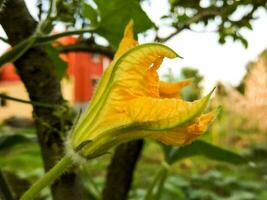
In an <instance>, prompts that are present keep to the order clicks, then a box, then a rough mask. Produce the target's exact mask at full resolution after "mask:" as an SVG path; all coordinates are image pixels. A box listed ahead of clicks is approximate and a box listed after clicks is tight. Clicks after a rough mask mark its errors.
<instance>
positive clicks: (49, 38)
mask: <svg viewBox="0 0 267 200" xmlns="http://www.w3.org/2000/svg"><path fill="white" fill-rule="evenodd" d="M95 30H96V28H95V27H91V28H87V29H81V30H74V31H66V32H62V33H58V34H54V35H49V36H43V37H40V38H37V40H36V43H35V45H34V46H37V45H40V44H43V43H46V42H50V41H53V40H56V39H58V38H61V37H65V36H68V35H80V34H83V33H89V32H93V31H95Z"/></svg>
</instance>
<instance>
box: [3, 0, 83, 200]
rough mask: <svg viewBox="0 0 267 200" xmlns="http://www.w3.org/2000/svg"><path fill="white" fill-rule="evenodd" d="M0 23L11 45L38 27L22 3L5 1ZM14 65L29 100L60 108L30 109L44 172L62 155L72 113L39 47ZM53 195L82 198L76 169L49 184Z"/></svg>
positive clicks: (57, 198) (72, 199)
mask: <svg viewBox="0 0 267 200" xmlns="http://www.w3.org/2000/svg"><path fill="white" fill-rule="evenodd" d="M0 23H1V25H2V26H3V28H4V30H5V32H6V34H7V36H8V40H9V43H10V44H11V45H12V46H14V45H16V44H17V43H19V42H20V41H21V40H23V39H25V38H27V37H29V36H30V35H31V34H32V33H33V32H34V31H35V28H36V25H37V23H36V21H35V20H34V19H33V18H32V16H31V15H30V14H29V12H28V10H27V8H26V6H25V2H24V1H23V0H8V1H6V3H5V7H4V8H3V11H2V12H1V13H0ZM15 66H16V69H17V72H18V73H19V75H20V77H21V80H22V81H23V83H24V84H25V86H26V89H27V91H28V93H29V97H30V99H31V100H32V101H39V102H44V103H48V104H54V105H59V106H56V107H55V108H42V107H38V106H33V118H34V121H35V125H36V129H37V134H38V140H39V143H40V146H41V152H42V157H43V161H44V167H45V170H46V171H47V170H49V169H50V168H51V167H53V166H54V165H55V164H56V163H57V161H58V160H59V159H60V158H61V157H62V155H63V154H64V144H63V140H64V134H65V133H66V130H67V128H68V127H69V126H70V125H71V115H70V112H71V110H70V108H69V107H68V106H67V105H66V103H65V101H64V100H63V98H62V94H61V88H60V81H59V80H58V78H57V76H56V73H55V66H54V64H53V62H52V61H51V60H50V59H49V57H48V55H47V54H46V51H45V50H44V49H43V48H42V47H40V46H38V47H35V48H31V49H30V50H29V51H27V52H26V53H25V54H24V55H23V56H22V57H21V58H20V59H18V60H17V61H16V62H15ZM64 105H65V106H64ZM18 112H19V111H18ZM29 164H30V163H29ZM52 195H53V198H54V200H62V199H64V200H79V199H82V195H83V187H82V184H81V180H80V178H79V176H78V173H77V170H74V169H71V170H69V171H68V172H66V173H65V174H64V175H63V176H61V177H60V178H59V179H57V181H56V182H55V183H54V184H53V185H52Z"/></svg>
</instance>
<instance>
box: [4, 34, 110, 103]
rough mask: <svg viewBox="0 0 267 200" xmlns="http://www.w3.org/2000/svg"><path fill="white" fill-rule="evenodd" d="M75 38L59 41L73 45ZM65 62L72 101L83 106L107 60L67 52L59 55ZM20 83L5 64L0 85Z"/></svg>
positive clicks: (14, 71) (9, 65)
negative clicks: (71, 87) (72, 85)
mask: <svg viewBox="0 0 267 200" xmlns="http://www.w3.org/2000/svg"><path fill="white" fill-rule="evenodd" d="M76 41H77V39H76V38H75V37H64V38H61V39H60V40H59V42H60V43H61V44H63V45H68V44H74V43H75V42H76ZM61 57H62V59H63V60H64V61H66V62H67V64H68V69H67V73H68V74H69V75H70V76H71V77H72V78H73V81H74V91H73V97H74V98H73V99H74V102H75V104H76V105H77V106H78V107H80V106H82V107H83V106H84V105H85V104H87V103H88V101H89V100H90V99H91V97H92V95H93V91H94V87H95V85H96V84H97V82H98V80H99V79H100V76H101V74H102V73H103V69H104V67H105V66H106V65H107V64H108V63H109V59H108V58H106V57H105V56H103V55H99V54H94V53H88V52H69V53H66V54H62V55H61ZM14 81H20V78H19V76H18V75H17V74H16V70H15V68H14V66H13V65H12V64H6V65H5V66H3V67H2V68H1V70H0V84H1V83H8V82H14Z"/></svg>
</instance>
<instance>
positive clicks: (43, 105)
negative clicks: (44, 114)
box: [0, 93, 59, 108]
mask: <svg viewBox="0 0 267 200" xmlns="http://www.w3.org/2000/svg"><path fill="white" fill-rule="evenodd" d="M1 98H2V99H8V100H11V101H17V102H20V103H26V104H32V105H35V106H38V107H43V108H55V107H57V106H59V105H56V104H54V105H53V104H48V103H44V102H36V101H27V100H24V99H18V98H15V97H11V96H7V95H5V94H1V93H0V99H1Z"/></svg>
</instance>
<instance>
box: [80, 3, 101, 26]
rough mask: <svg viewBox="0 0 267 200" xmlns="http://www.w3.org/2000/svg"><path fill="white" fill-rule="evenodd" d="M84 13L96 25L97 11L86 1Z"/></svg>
mask: <svg viewBox="0 0 267 200" xmlns="http://www.w3.org/2000/svg"><path fill="white" fill-rule="evenodd" d="M82 15H83V16H84V17H85V18H87V19H88V20H89V21H90V23H91V25H92V26H96V25H97V23H98V21H97V15H98V14H97V11H96V10H95V9H94V8H93V7H92V6H91V5H89V4H87V3H84V4H83V8H82Z"/></svg>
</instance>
